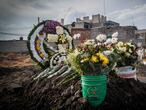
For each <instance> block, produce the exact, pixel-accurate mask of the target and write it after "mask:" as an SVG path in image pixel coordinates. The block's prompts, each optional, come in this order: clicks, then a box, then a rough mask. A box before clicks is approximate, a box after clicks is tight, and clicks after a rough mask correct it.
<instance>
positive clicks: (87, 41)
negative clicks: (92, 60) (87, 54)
mask: <svg viewBox="0 0 146 110" xmlns="http://www.w3.org/2000/svg"><path fill="white" fill-rule="evenodd" d="M84 44H85V45H94V44H95V40H94V39H89V40H86V41H85V42H84Z"/></svg>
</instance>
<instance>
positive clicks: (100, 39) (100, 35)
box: [96, 34, 107, 42]
mask: <svg viewBox="0 0 146 110" xmlns="http://www.w3.org/2000/svg"><path fill="white" fill-rule="evenodd" d="M106 38H107V36H106V35H104V34H99V35H98V36H97V37H96V40H97V41H99V42H103V41H105V40H106Z"/></svg>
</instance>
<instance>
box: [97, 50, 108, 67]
mask: <svg viewBox="0 0 146 110" xmlns="http://www.w3.org/2000/svg"><path fill="white" fill-rule="evenodd" d="M96 55H97V56H99V58H100V60H101V61H103V62H102V64H103V65H106V64H108V63H109V59H108V58H107V57H106V56H105V55H103V54H102V53H96Z"/></svg>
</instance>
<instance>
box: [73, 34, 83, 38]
mask: <svg viewBox="0 0 146 110" xmlns="http://www.w3.org/2000/svg"><path fill="white" fill-rule="evenodd" d="M80 37H81V34H79V33H78V34H74V35H73V39H79V38H80Z"/></svg>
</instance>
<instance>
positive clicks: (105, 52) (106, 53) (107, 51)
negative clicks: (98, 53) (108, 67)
mask: <svg viewBox="0 0 146 110" xmlns="http://www.w3.org/2000/svg"><path fill="white" fill-rule="evenodd" d="M112 52H113V51H110V50H106V51H103V54H104V55H106V56H108V55H110V54H111V53H112Z"/></svg>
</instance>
